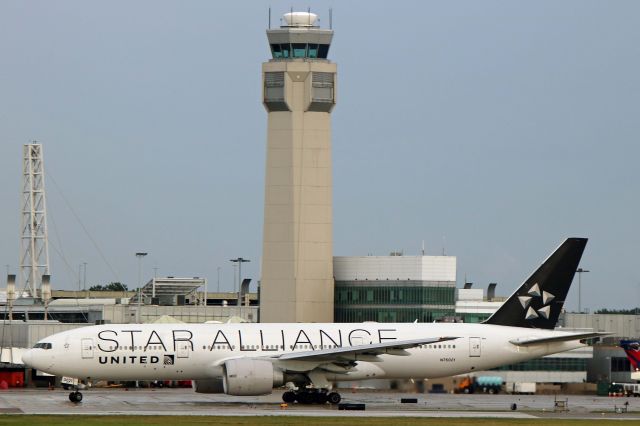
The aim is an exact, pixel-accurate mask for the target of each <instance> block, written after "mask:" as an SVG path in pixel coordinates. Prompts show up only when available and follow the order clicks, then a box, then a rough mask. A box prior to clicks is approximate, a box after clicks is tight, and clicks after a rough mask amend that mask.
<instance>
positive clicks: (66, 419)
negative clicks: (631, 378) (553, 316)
mask: <svg viewBox="0 0 640 426" xmlns="http://www.w3.org/2000/svg"><path fill="white" fill-rule="evenodd" d="M123 424H126V425H170V426H176V425H180V426H183V425H185V426H189V425H205V424H215V425H267V426H269V425H274V426H276V425H277V426H281V425H284V426H287V425H305V426H308V425H327V426H333V425H367V426H389V425H394V426H395V425H411V426H421V425H426V426H436V425H447V426H492V425H496V426H503V425H504V426H506V425H516V426H529V425H532V426H542V425H544V426H561V425H570V426H571V425H575V426H578V425H581V426H582V425H587V426H590V425H593V426H595V425H598V426H608V425H617V426H619V425H620V420H619V419H615V420H605V419H593V420H581V419H566V420H565V419H546V418H545V419H478V418H473V419H471V418H470V419H460V418H410V417H384V418H383V417H367V418H358V417H344V418H339V417H288V416H287V417H285V416H268V417H214V416H73V415H67V416H27V415H4V416H0V425H47V426H58V425H60V426H63V425H64V426H70V425H71V426H73V425H78V426H90V425H123Z"/></svg>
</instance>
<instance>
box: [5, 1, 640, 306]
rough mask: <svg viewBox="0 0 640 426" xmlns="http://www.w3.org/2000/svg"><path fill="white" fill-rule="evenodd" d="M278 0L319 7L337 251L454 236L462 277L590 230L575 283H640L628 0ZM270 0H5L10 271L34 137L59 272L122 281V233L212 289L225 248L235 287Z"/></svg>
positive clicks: (254, 212) (634, 291)
mask: <svg viewBox="0 0 640 426" xmlns="http://www.w3.org/2000/svg"><path fill="white" fill-rule="evenodd" d="M270 3H271V6H272V14H273V19H272V22H273V25H274V26H277V25H279V17H280V16H281V15H282V13H284V12H286V11H287V10H288V9H289V7H290V6H291V5H293V7H294V8H296V9H298V10H306V8H307V6H309V5H310V6H311V8H312V11H314V12H317V13H318V14H319V15H320V17H321V24H322V25H323V26H327V25H328V21H329V20H328V9H329V7H331V6H333V28H334V30H335V37H334V41H333V45H332V47H331V50H330V52H329V56H330V59H331V60H332V61H335V62H336V63H337V64H338V95H337V100H338V105H337V106H336V108H335V110H334V112H333V114H332V116H333V160H334V170H333V174H334V241H335V245H334V254H335V255H367V254H376V255H386V254H388V253H389V252H390V251H404V253H405V254H407V255H416V254H418V253H419V252H420V249H421V245H422V241H423V240H424V241H425V245H426V251H427V254H441V253H442V252H443V250H444V251H445V252H446V253H447V254H450V255H456V256H457V257H458V284H459V285H462V282H463V281H464V277H465V275H466V277H467V279H468V280H469V281H473V282H474V283H475V286H482V287H486V285H487V284H488V283H489V282H494V281H495V282H498V294H501V295H508V294H510V293H511V292H512V291H513V290H514V289H515V288H516V287H517V286H518V285H519V284H520V283H521V282H522V281H523V280H524V279H525V278H526V276H527V275H528V274H529V273H530V272H531V271H532V270H533V269H534V268H535V267H536V266H537V265H538V264H539V263H540V262H541V261H542V260H543V259H544V258H546V256H547V255H548V254H549V253H550V252H551V251H552V250H553V249H554V248H555V247H556V246H557V245H558V244H560V242H561V241H562V240H563V239H564V238H565V237H567V236H580V237H588V238H590V241H589V244H588V246H587V250H586V252H585V255H584V257H583V261H582V263H581V266H582V267H583V268H585V269H589V270H590V271H591V272H590V273H588V274H586V275H584V276H583V280H582V282H583V292H582V294H583V306H585V307H589V308H591V309H595V308H599V307H608V308H617V307H632V306H637V305H640V269H639V268H638V262H639V261H638V258H639V255H640V231H639V226H638V218H639V217H640V215H639V213H640V208H639V207H640V201H639V194H640V176H639V174H640V170H639V167H638V159H639V157H640V155H639V154H640V147H639V146H640V138H639V134H640V132H639V126H640V77H639V76H640V43H639V42H638V41H639V40H640V26H639V25H638V18H639V16H640V2H637V1H561V2H559V1H529V2H524V1H517V2H516V1H439V2H431V1H415V2H409V1H405V2H388V1H386V2H382V1H349V2H334V3H331V2H316V1H311V2H305V3H299V2H295V1H294V2H291V1H287V2H282V1H276V0H273V1H271V2H270ZM267 17H268V3H266V2H249V1H245V2H242V1H224V2H223V1H216V2H212V1H189V2H178V1H170V2H167V1H135V2H131V1H110V2H87V1H56V2H51V1H9V0H3V1H1V2H0V176H1V182H2V185H0V199H1V200H2V204H1V206H2V208H1V209H0V241H1V242H2V244H1V245H0V262H1V264H2V265H9V269H10V271H11V272H12V273H16V272H17V264H18V252H19V235H20V229H19V224H20V213H19V210H20V206H19V204H20V188H21V167H22V164H21V161H22V145H23V144H25V143H28V142H30V141H32V140H37V141H39V142H41V143H42V144H43V145H44V153H45V162H46V166H45V167H46V169H47V173H48V176H47V181H46V186H47V196H48V213H49V238H50V253H51V272H52V275H53V280H52V282H53V287H54V288H58V289H73V288H77V285H78V278H77V270H78V265H79V264H80V263H83V262H87V265H88V266H87V276H88V284H89V285H93V284H105V283H108V282H111V281H122V282H124V283H126V284H128V285H129V286H130V287H135V286H136V285H137V280H138V279H137V261H136V258H135V256H134V253H135V252H136V251H147V252H149V256H148V257H147V258H146V259H145V261H144V275H145V278H149V277H151V276H152V275H153V274H154V270H153V268H154V267H155V268H157V273H158V275H160V276H166V275H174V276H200V277H207V278H208V279H209V283H210V285H209V288H210V289H212V290H215V288H216V286H217V268H218V267H220V268H221V275H222V280H221V288H222V289H223V290H230V289H232V288H233V287H232V286H233V283H232V281H233V274H234V272H233V268H232V266H231V263H230V262H229V259H231V258H235V257H238V256H242V257H244V258H248V259H251V263H248V264H245V265H244V267H243V275H245V276H247V277H251V278H254V280H257V279H258V277H259V273H260V268H259V266H260V256H261V251H262V220H263V197H264V166H265V150H266V144H265V143H266V119H267V116H266V112H265V110H264V108H263V106H262V104H261V99H260V95H261V87H260V84H261V76H260V72H261V71H260V70H261V68H260V67H261V63H262V62H263V61H265V60H267V59H268V58H269V49H268V44H267V40H266V35H265V29H266V27H267V24H268V19H267ZM54 182H55V183H54ZM65 200H66V201H65ZM76 216H77V217H78V218H79V219H80V221H78V220H77V219H76ZM83 228H86V230H87V231H88V232H85V231H84V229H83ZM92 240H93V241H94V242H95V244H94V243H93V242H92ZM103 257H104V259H106V261H107V262H108V264H107V262H105V261H104V260H103ZM109 265H111V266H109ZM2 281H4V280H2ZM254 282H255V281H254ZM253 289H255V285H254V286H252V290H253ZM569 297H570V300H569V302H568V305H567V308H568V309H570V310H571V309H576V307H577V285H576V286H574V288H573V289H572V291H571V293H570V295H569Z"/></svg>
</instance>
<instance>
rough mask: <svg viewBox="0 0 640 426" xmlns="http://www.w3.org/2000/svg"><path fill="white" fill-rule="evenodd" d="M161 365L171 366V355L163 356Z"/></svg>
mask: <svg viewBox="0 0 640 426" xmlns="http://www.w3.org/2000/svg"><path fill="white" fill-rule="evenodd" d="M162 363H163V364H164V365H173V355H165V356H164V361H163V362H162Z"/></svg>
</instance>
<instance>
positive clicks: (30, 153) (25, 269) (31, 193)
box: [19, 141, 49, 301]
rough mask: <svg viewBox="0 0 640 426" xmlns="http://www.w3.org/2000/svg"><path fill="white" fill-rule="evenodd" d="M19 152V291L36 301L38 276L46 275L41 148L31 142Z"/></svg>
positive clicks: (45, 206)
mask: <svg viewBox="0 0 640 426" xmlns="http://www.w3.org/2000/svg"><path fill="white" fill-rule="evenodd" d="M23 152H24V160H23V163H22V203H21V207H22V211H21V217H22V220H21V225H20V229H21V237H20V272H19V274H20V281H19V288H20V289H21V292H22V291H24V290H26V291H28V292H29V295H30V296H31V297H33V298H34V299H36V298H38V297H39V296H38V290H39V289H41V288H42V276H43V275H49V239H48V235H47V203H46V196H45V191H44V158H43V155H42V145H41V144H39V143H35V141H34V143H30V144H25V145H24V149H23ZM47 278H48V277H47ZM45 281H48V280H45ZM47 284H48V283H45V285H47ZM45 292H46V291H45ZM45 292H43V293H45ZM42 296H43V297H46V296H47V295H45V294H42ZM43 301H44V300H43Z"/></svg>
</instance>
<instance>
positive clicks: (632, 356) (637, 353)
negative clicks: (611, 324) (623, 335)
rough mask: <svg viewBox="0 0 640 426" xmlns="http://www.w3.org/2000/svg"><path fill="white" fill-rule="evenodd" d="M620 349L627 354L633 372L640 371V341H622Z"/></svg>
mask: <svg viewBox="0 0 640 426" xmlns="http://www.w3.org/2000/svg"><path fill="white" fill-rule="evenodd" d="M620 347H621V348H622V349H623V350H624V352H625V353H626V354H627V359H629V363H630V364H631V368H632V370H631V371H632V372H639V371H640V341H638V340H621V341H620Z"/></svg>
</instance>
